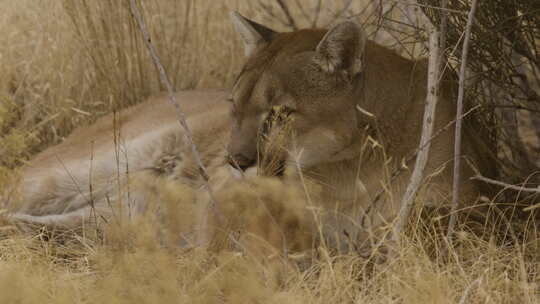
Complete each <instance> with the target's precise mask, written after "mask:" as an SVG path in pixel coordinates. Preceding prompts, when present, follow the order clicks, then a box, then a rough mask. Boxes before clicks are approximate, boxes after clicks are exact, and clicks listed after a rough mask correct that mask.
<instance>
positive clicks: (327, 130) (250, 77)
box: [228, 13, 366, 174]
mask: <svg viewBox="0 0 540 304" xmlns="http://www.w3.org/2000/svg"><path fill="white" fill-rule="evenodd" d="M231 16H232V21H233V24H234V26H235V28H236V31H237V32H238V33H239V34H240V37H241V38H242V40H243V42H244V46H245V54H246V56H247V62H246V64H245V65H244V67H243V68H242V71H241V72H240V74H239V76H238V77H237V79H236V82H235V84H234V87H233V89H232V93H231V98H230V101H231V102H232V103H233V106H232V116H233V128H232V133H231V139H230V143H229V148H228V149H229V155H230V162H231V164H232V165H233V166H235V167H237V168H241V169H243V170H244V169H246V168H248V167H250V166H252V165H255V164H259V168H261V167H262V169H263V172H265V173H267V174H276V173H278V174H279V173H280V172H282V170H283V168H284V164H289V163H294V162H296V164H297V165H299V166H300V167H302V168H310V167H313V166H316V165H318V164H321V163H325V162H334V161H339V160H343V159H345V158H349V157H351V146H353V145H354V140H355V137H356V135H357V132H358V127H357V121H356V119H357V113H356V109H355V105H356V101H355V98H354V93H355V90H356V88H357V84H358V83H359V82H358V80H359V78H361V77H362V76H361V72H362V60H363V59H362V55H363V52H364V47H365V43H366V39H365V34H364V32H363V31H362V30H361V28H360V27H359V26H358V25H357V24H356V23H353V22H349V21H347V22H343V23H341V24H338V25H336V26H334V27H333V28H332V29H330V30H328V31H327V30H318V29H308V30H299V31H295V32H290V33H278V32H275V31H273V30H271V29H269V28H267V27H265V26H263V25H260V24H258V23H256V22H253V21H250V20H248V19H246V18H244V17H242V16H241V15H239V14H238V13H232V14H231Z"/></svg>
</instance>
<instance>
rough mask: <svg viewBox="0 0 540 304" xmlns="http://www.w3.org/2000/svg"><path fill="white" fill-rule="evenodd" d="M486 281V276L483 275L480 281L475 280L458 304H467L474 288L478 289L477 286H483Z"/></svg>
mask: <svg viewBox="0 0 540 304" xmlns="http://www.w3.org/2000/svg"><path fill="white" fill-rule="evenodd" d="M483 279H484V276H483V275H482V276H481V277H479V278H478V279H476V280H474V281H473V282H472V283H471V284H470V285H469V286H467V289H465V292H464V293H463V295H462V296H461V299H459V303H458V304H465V303H467V298H468V297H469V295H470V294H471V291H472V289H473V288H474V287H476V286H477V285H480V284H482V281H483Z"/></svg>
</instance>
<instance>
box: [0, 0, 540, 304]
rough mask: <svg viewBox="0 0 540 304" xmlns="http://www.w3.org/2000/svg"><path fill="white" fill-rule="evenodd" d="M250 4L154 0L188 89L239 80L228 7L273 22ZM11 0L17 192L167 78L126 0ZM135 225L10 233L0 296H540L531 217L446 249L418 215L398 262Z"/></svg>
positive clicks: (461, 238)
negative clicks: (94, 127) (65, 142)
mask: <svg viewBox="0 0 540 304" xmlns="http://www.w3.org/2000/svg"><path fill="white" fill-rule="evenodd" d="M293 2H294V1H293ZM313 2H314V3H315V2H317V1H313ZM344 2H347V1H344ZM357 2H358V3H359V2H361V1H357ZM253 3H255V2H252V1H232V0H231V1H222V2H219V3H217V2H215V1H210V0H207V1H198V0H197V1H187V0H186V1H144V11H145V14H146V18H147V20H148V22H149V24H150V25H151V28H152V29H153V36H154V43H155V44H156V46H157V48H158V50H159V52H160V56H161V59H162V60H163V63H164V64H165V66H166V67H167V68H168V72H169V76H170V77H171V78H172V80H173V82H174V85H175V86H176V88H177V89H184V88H197V87H226V86H228V85H230V83H231V81H232V79H233V77H234V75H235V73H236V72H237V70H238V68H239V65H240V63H241V61H242V56H241V55H240V54H241V53H242V50H241V48H240V46H239V45H238V43H237V39H236V37H235V35H234V34H233V33H232V29H231V27H230V26H229V25H228V16H227V14H228V11H229V10H230V9H234V8H238V7H240V8H241V9H242V11H243V12H244V13H246V14H247V15H248V16H251V17H253V16H257V15H258V18H259V20H263V21H268V20H265V18H266V19H267V18H268V16H266V15H264V14H262V13H260V11H259V10H258V9H257V6H256V5H255V4H253ZM332 3H334V2H332ZM332 3H330V1H323V6H325V7H328V6H332V5H333V4H332ZM336 3H337V2H336ZM355 3H356V2H355ZM0 5H1V7H2V14H0V34H1V35H0V66H2V73H1V74H0V155H1V158H0V189H7V187H6V185H8V184H10V183H13V182H14V181H15V180H16V170H15V169H14V168H16V167H17V166H19V165H21V164H23V163H24V161H25V159H27V158H28V157H30V156H31V155H33V154H35V153H36V152H37V151H40V150H42V149H44V148H46V147H47V146H50V145H52V144H55V143H58V142H60V141H61V140H62V138H63V137H65V136H66V135H67V134H69V133H70V131H71V130H72V129H73V128H74V127H75V126H79V125H84V124H88V123H91V122H92V121H94V120H95V119H96V118H97V117H99V116H100V115H102V114H104V113H107V112H110V111H111V110H113V109H118V108H121V107H124V106H126V105H129V104H134V103H137V102H139V101H141V100H142V99H144V98H145V97H146V96H149V95H151V94H155V93H157V92H158V91H160V89H161V88H160V84H159V83H158V77H157V74H156V71H155V70H154V68H153V67H152V65H151V62H150V60H149V58H148V56H147V54H146V51H145V49H144V48H143V45H142V44H141V42H140V40H139V35H138V33H137V32H136V31H135V27H134V24H133V23H132V20H131V19H130V17H129V15H128V13H127V10H126V9H125V7H124V5H125V4H124V2H122V1H113V0H103V1H68V0H66V1H32V0H17V1H12V0H0ZM333 11H334V12H335V11H338V12H339V9H338V8H335V7H333ZM293 13H295V14H298V15H299V16H301V12H299V11H294V12H293ZM329 15H332V14H329ZM299 18H300V19H299V20H302V19H301V17H299ZM325 18H326V19H325ZM328 20H329V17H324V16H322V17H321V20H319V23H318V24H319V25H324V24H325V23H326V22H327V21H328ZM299 23H300V25H302V26H305V25H307V24H310V21H309V20H308V19H305V20H304V21H300V22H299ZM274 26H275V28H278V29H283V28H284V27H285V25H283V24H280V23H279V22H277V23H275V24H274ZM494 222H497V221H494ZM126 225H127V227H123V229H121V230H118V231H112V232H111V234H110V235H107V236H105V237H104V238H95V237H92V236H89V235H83V236H81V235H75V234H73V235H72V234H69V233H68V234H67V235H66V234H58V233H56V234H55V233H49V232H47V233H45V232H44V233H41V234H38V235H33V236H27V235H17V234H15V235H13V234H11V233H10V234H9V237H3V238H2V239H1V240H0V303H43V302H46V303H158V302H163V303H170V302H181V303H222V302H227V303H457V302H460V301H461V300H462V299H463V303H540V284H539V283H538V282H540V241H539V240H540V232H539V231H537V230H535V229H534V228H532V227H534V225H532V224H531V225H528V226H527V223H526V222H523V223H516V225H515V227H513V230H512V231H517V232H515V233H516V234H518V235H517V236H514V235H512V233H509V232H508V233H507V234H508V235H506V236H505V235H504V233H501V231H508V229H509V228H508V227H507V226H506V224H505V222H504V221H501V222H500V224H499V226H500V227H502V228H500V227H497V228H493V227H494V226H493V225H491V224H486V225H485V226H483V227H481V229H482V230H483V231H485V233H484V234H483V235H478V234H473V233H470V232H467V231H468V230H467V228H466V227H460V230H458V233H457V235H458V239H457V240H456V246H455V247H454V248H453V249H452V250H450V254H449V255H448V256H447V257H443V256H442V255H441V252H442V249H441V248H443V247H444V246H443V243H442V241H441V238H440V237H439V236H437V235H438V234H437V233H436V231H437V230H438V229H437V228H436V227H437V225H436V223H434V222H425V221H424V220H421V219H418V220H417V221H416V222H415V223H414V224H413V225H411V226H412V227H411V233H410V234H409V239H408V241H407V242H405V243H406V244H407V246H406V247H405V248H403V249H402V250H401V251H400V252H399V254H398V256H397V257H396V258H395V259H394V260H392V261H391V262H389V263H387V264H380V265H379V264H374V263H373V261H370V260H369V259H365V258H361V257H358V256H356V255H330V254H328V252H327V250H326V249H325V248H319V249H318V253H317V254H316V255H315V256H314V258H313V260H312V261H311V263H310V265H309V266H308V267H307V268H305V267H303V268H302V269H298V268H296V267H294V265H292V264H287V263H284V264H283V265H281V264H280V263H277V266H278V267H276V264H266V263H261V262H260V261H259V260H257V259H254V258H252V257H250V255H249V254H247V255H242V254H239V253H235V252H234V253H231V252H220V253H215V252H210V251H205V250H203V249H190V250H184V249H179V248H176V247H174V246H170V247H167V246H162V244H161V243H160V242H159V241H157V240H156V239H155V238H154V235H155V234H154V233H153V231H155V229H159V228H156V227H153V224H152V221H150V222H148V223H146V224H144V225H143V224H141V223H138V224H126ZM2 229H3V230H5V229H8V227H3V228H2ZM520 231H521V232H522V233H521V234H520ZM4 232H5V231H4ZM0 234H3V231H0ZM304 268H305V269H304Z"/></svg>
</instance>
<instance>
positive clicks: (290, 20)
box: [276, 0, 298, 31]
mask: <svg viewBox="0 0 540 304" xmlns="http://www.w3.org/2000/svg"><path fill="white" fill-rule="evenodd" d="M276 2H277V4H278V5H279V7H280V8H281V10H282V11H283V13H284V14H285V18H287V22H288V23H289V26H290V27H291V29H293V30H295V31H296V30H297V29H298V26H297V25H296V22H295V21H294V18H293V17H292V15H291V12H290V11H289V7H288V6H287V5H286V4H285V3H283V0H276Z"/></svg>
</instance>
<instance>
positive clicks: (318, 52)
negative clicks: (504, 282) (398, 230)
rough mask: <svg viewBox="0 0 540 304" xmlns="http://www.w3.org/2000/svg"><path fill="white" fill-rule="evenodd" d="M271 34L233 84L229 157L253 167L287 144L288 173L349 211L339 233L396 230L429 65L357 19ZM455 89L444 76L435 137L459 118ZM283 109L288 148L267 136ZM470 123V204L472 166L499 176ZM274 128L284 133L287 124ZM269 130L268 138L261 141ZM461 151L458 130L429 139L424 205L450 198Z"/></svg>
mask: <svg viewBox="0 0 540 304" xmlns="http://www.w3.org/2000/svg"><path fill="white" fill-rule="evenodd" d="M234 18H243V17H241V16H234ZM242 24H248V25H247V26H249V23H245V22H244V23H242ZM259 28H260V25H258V27H257V28H254V29H253V30H257V29H259ZM244 32H245V33H246V32H249V31H244ZM264 32H265V33H266V36H267V37H270V38H269V39H265V40H263V39H258V40H254V39H252V40H250V42H251V43H252V45H250V46H249V47H250V48H252V49H253V41H257V46H256V48H255V50H254V51H252V52H250V57H249V58H248V60H247V63H246V64H245V66H244V68H243V70H242V73H241V74H240V76H239V77H238V79H237V81H236V84H235V85H234V87H233V91H232V102H233V104H234V106H233V107H234V120H233V129H232V135H231V142H230V145H229V154H230V155H232V157H233V160H234V159H236V160H237V162H238V163H240V162H243V163H244V164H248V163H250V161H249V159H253V158H257V159H260V157H261V156H260V155H258V154H257V153H261V152H260V151H261V147H264V146H268V145H273V146H281V147H282V152H281V153H277V154H278V156H276V157H278V158H283V159H282V161H284V162H286V163H287V166H288V167H289V170H287V171H289V172H291V171H297V170H295V169H296V168H297V167H299V168H301V171H302V172H301V173H300V172H296V173H295V174H293V175H298V174H303V175H304V176H305V177H306V179H308V180H310V181H311V182H313V183H315V184H320V185H321V186H322V187H323V188H324V190H323V191H322V192H321V193H322V196H321V197H319V199H320V203H321V204H322V206H323V207H324V208H323V209H325V210H336V211H337V213H340V214H342V215H343V216H342V217H341V218H340V219H337V220H336V221H335V222H336V223H335V224H337V226H336V225H334V227H333V228H334V231H336V230H337V231H338V233H340V232H341V231H343V230H345V231H346V233H345V234H346V235H349V236H351V235H354V237H355V238H357V237H358V238H360V239H359V240H362V241H363V240H367V236H370V235H380V234H381V233H383V231H388V230H387V229H383V228H388V227H389V224H390V223H391V221H392V220H393V218H394V216H395V215H396V212H397V211H398V209H399V202H400V201H401V198H402V196H403V193H404V190H405V188H406V185H407V183H408V181H409V177H410V173H411V171H412V167H413V166H414V163H409V164H407V165H408V166H409V169H408V170H405V172H403V173H401V174H400V175H399V176H398V178H397V179H396V180H395V181H391V182H390V180H389V176H390V175H391V173H392V172H394V171H395V170H396V169H397V168H398V167H399V166H401V165H402V162H403V160H404V159H405V158H406V157H408V156H409V155H410V154H411V153H413V152H414V151H415V149H416V148H417V147H418V143H419V139H420V132H421V124H422V117H423V112H424V104H425V99H426V82H427V79H426V77H427V65H426V62H425V61H411V60H408V59H405V58H403V57H400V56H398V55H397V54H395V53H394V52H393V51H391V50H389V49H387V48H384V47H382V46H380V45H378V44H376V43H374V42H371V41H368V42H367V43H366V41H365V35H364V33H363V31H362V30H361V29H360V27H359V26H358V25H356V24H354V23H352V22H344V23H342V24H339V25H337V26H335V27H334V28H333V29H331V30H329V31H326V30H318V29H309V30H300V31H296V32H292V33H273V34H271V35H269V34H268V33H269V32H270V30H269V29H265V31H264ZM242 38H243V37H242ZM259 38H260V37H259ZM454 91H455V88H453V87H452V86H451V84H450V83H449V81H448V80H447V78H444V80H443V81H442V83H441V94H440V101H439V103H438V108H437V111H436V121H435V130H436V131H438V130H440V129H442V128H443V127H444V126H446V125H447V124H448V123H449V122H451V121H452V120H454V119H455V110H454V109H455V103H454V102H453V100H454V98H455V96H454V95H453V93H454ZM276 108H282V109H284V110H283V111H285V112H287V113H289V114H288V115H287V117H288V119H287V121H288V124H289V125H288V127H287V128H288V129H290V131H289V133H290V136H289V137H288V140H286V141H285V142H283V139H282V138H280V139H279V140H277V139H275V138H274V135H273V134H276V132H274V131H272V130H266V129H267V127H266V126H267V125H268V122H267V120H268V119H273V120H275V118H272V117H274V116H275V113H276V111H275V109H276ZM358 108H361V110H359V109H358ZM366 112H367V113H370V114H366ZM271 116H272V117H271ZM278 120H279V121H284V120H283V119H278ZM264 124H266V125H264ZM467 126H468V125H467ZM467 126H466V129H465V134H466V135H465V137H464V140H463V156H464V158H467V160H468V161H462V163H463V166H462V168H461V170H462V176H461V183H462V187H461V189H462V191H461V193H462V196H461V197H462V203H464V204H471V203H473V202H474V200H475V199H476V198H477V196H478V194H479V188H478V186H477V185H475V184H473V183H472V182H470V181H469V177H471V175H472V173H473V172H472V170H471V168H470V166H469V165H468V163H473V164H474V165H475V166H477V169H478V170H480V171H481V172H483V173H484V174H486V175H491V174H493V167H492V165H491V164H489V163H487V162H485V161H484V159H483V156H482V155H480V153H478V151H477V148H476V146H475V142H474V141H473V140H472V137H474V136H475V135H476V134H475V132H479V130H474V129H471V128H469V129H467ZM272 127H273V128H279V129H283V128H284V126H283V124H281V125H280V124H279V123H278V124H276V123H273V124H272ZM263 129H264V130H265V132H264V133H265V134H264V136H260V133H261V132H260V130H263ZM258 130H259V131H258ZM257 132H259V136H257ZM277 133H280V132H277ZM479 134H482V133H481V132H479ZM274 141H280V143H279V144H275V143H273V142H274ZM453 148H454V132H453V126H452V128H450V129H449V130H447V131H444V132H442V133H441V134H440V135H438V136H437V137H436V138H435V139H434V140H433V141H432V143H431V152H430V155H429V160H428V163H427V166H426V169H425V172H424V173H425V176H426V182H427V184H426V186H425V187H424V189H423V190H424V191H423V192H422V193H421V195H422V198H423V199H422V201H424V202H427V203H429V204H432V205H435V206H443V205H444V204H445V203H447V202H448V198H449V195H450V188H451V183H452V158H453ZM257 151H259V152H257ZM283 155H286V156H285V157H284V156H283ZM265 157H266V158H268V157H269V156H268V155H266V156H265ZM291 168H292V170H291ZM293 178H295V177H293ZM382 189H386V191H385V195H383V197H382V199H380V200H379V201H378V202H376V203H372V199H374V197H375V195H376V194H377V193H378V192H379V191H381V190H382ZM338 206H339V207H338ZM365 213H367V214H365ZM345 217H348V218H349V219H350V220H351V221H353V222H354V223H353V224H352V226H353V227H352V228H351V227H349V228H342V227H340V226H339V225H341V224H343V218H345ZM347 229H350V231H348V230H347ZM357 235H358V236H357Z"/></svg>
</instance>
